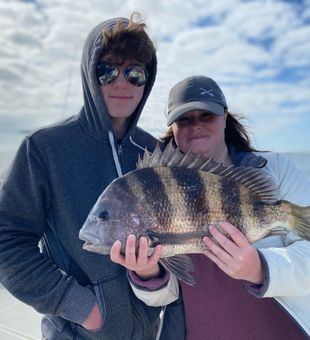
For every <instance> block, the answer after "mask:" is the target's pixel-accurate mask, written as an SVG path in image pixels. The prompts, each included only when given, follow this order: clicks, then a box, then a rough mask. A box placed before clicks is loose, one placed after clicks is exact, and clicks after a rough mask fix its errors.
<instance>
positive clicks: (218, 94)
mask: <svg viewBox="0 0 310 340" xmlns="http://www.w3.org/2000/svg"><path fill="white" fill-rule="evenodd" d="M225 109H227V104H226V99H225V96H224V94H223V92H222V90H221V89H220V87H219V86H218V85H217V83H216V82H215V81H214V80H213V79H211V78H208V77H205V76H192V77H188V78H185V79H183V80H182V81H180V82H179V83H177V84H176V85H174V86H173V88H172V89H171V90H170V93H169V99H168V105H167V108H166V117H167V125H168V126H170V125H171V124H172V123H173V122H175V121H176V120H177V119H178V118H179V117H181V116H182V115H183V114H185V113H186V112H189V111H193V110H206V111H209V112H211V113H214V114H215V115H218V116H222V115H224V111H225Z"/></svg>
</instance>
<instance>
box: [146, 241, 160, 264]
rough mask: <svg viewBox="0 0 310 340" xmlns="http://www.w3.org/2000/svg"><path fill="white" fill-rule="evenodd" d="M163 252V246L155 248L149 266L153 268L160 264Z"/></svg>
mask: <svg viewBox="0 0 310 340" xmlns="http://www.w3.org/2000/svg"><path fill="white" fill-rule="evenodd" d="M162 250H163V246H162V245H161V244H158V245H157V246H156V247H155V249H154V252H153V254H152V256H151V257H150V258H149V264H150V265H151V266H155V265H156V264H157V263H158V261H159V259H160V256H161V253H162Z"/></svg>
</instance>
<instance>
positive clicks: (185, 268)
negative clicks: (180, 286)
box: [159, 254, 196, 287]
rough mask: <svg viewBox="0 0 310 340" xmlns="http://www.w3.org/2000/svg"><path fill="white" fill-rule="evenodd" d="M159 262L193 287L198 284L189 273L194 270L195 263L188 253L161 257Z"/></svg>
mask: <svg viewBox="0 0 310 340" xmlns="http://www.w3.org/2000/svg"><path fill="white" fill-rule="evenodd" d="M159 262H160V264H161V265H162V266H163V267H164V268H165V269H167V270H168V271H169V272H171V273H173V274H174V275H175V276H176V277H177V278H178V279H179V280H181V281H183V282H185V283H187V284H188V285H190V286H192V287H193V286H194V285H195V284H196V282H195V280H194V278H193V276H192V275H191V274H189V272H193V271H194V264H193V262H192V259H191V258H190V257H189V256H188V255H185V254H180V255H175V256H171V257H166V258H161V259H160V260H159Z"/></svg>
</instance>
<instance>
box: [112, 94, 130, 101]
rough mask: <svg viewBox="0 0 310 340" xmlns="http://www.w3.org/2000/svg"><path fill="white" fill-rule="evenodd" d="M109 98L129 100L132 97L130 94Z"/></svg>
mask: <svg viewBox="0 0 310 340" xmlns="http://www.w3.org/2000/svg"><path fill="white" fill-rule="evenodd" d="M109 97H110V98H111V99H116V100H130V99H131V98H132V97H131V96H120V95H118V96H109Z"/></svg>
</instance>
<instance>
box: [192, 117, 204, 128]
mask: <svg viewBox="0 0 310 340" xmlns="http://www.w3.org/2000/svg"><path fill="white" fill-rule="evenodd" d="M189 125H190V126H191V127H194V128H195V127H198V128H201V127H202V125H203V122H202V121H201V119H200V117H192V118H191V119H190V121H189Z"/></svg>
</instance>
